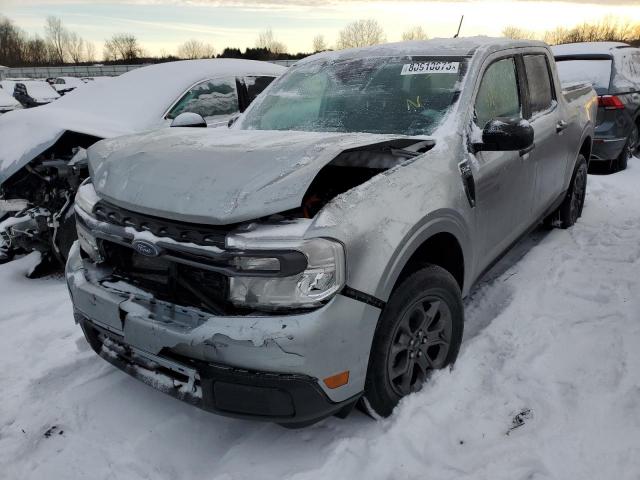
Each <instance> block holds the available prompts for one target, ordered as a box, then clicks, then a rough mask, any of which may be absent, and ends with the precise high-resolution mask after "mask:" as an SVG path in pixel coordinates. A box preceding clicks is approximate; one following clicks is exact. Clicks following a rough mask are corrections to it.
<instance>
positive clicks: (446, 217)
mask: <svg viewBox="0 0 640 480" xmlns="http://www.w3.org/2000/svg"><path fill="white" fill-rule="evenodd" d="M439 233H448V234H451V235H453V236H454V237H455V238H456V240H457V241H458V244H459V245H460V249H461V250H462V255H463V259H464V282H463V288H462V295H463V296H465V295H466V294H467V293H468V291H469V287H470V285H471V284H472V283H473V278H472V274H473V265H474V259H473V258H472V257H473V255H472V252H473V248H472V246H471V239H470V236H469V228H468V226H467V224H466V222H465V220H464V218H463V217H462V216H461V215H460V214H459V213H458V212H456V211H455V210H448V209H441V210H436V211H434V212H432V213H430V214H429V215H427V216H426V217H425V218H423V219H422V221H421V222H419V223H418V224H416V226H415V227H414V228H412V229H411V230H410V231H409V232H408V233H407V235H406V236H405V238H404V239H403V240H402V241H401V242H400V247H399V248H398V249H397V250H396V251H395V252H394V254H393V256H392V257H391V259H390V260H389V262H388V263H387V265H386V267H385V269H384V272H383V275H382V277H381V278H380V281H379V282H378V284H377V286H376V289H375V296H376V297H377V298H380V299H382V300H384V301H386V300H387V299H388V298H389V296H390V295H391V291H392V290H393V287H394V286H395V284H396V281H397V280H398V277H399V276H400V273H401V272H402V270H403V269H404V267H405V266H406V265H407V262H408V261H409V259H410V258H411V256H412V255H413V254H414V253H415V252H416V251H417V250H418V248H420V246H421V245H422V244H423V243H424V242H426V241H427V240H428V239H429V238H431V237H433V236H434V235H437V234H439Z"/></svg>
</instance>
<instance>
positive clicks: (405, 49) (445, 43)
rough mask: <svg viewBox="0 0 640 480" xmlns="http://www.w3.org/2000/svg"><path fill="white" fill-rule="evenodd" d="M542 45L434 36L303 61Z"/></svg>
mask: <svg viewBox="0 0 640 480" xmlns="http://www.w3.org/2000/svg"><path fill="white" fill-rule="evenodd" d="M531 46H538V47H540V46H542V47H546V46H547V44H546V43H544V42H539V41H535V40H512V39H508V38H494V37H481V36H479V37H461V38H434V39H431V40H414V41H408V42H395V43H384V44H381V45H375V46H373V47H365V48H350V49H347V50H339V51H335V52H322V53H318V54H316V55H312V56H310V57H307V58H305V59H303V60H301V61H300V62H298V63H299V64H301V63H306V62H308V61H315V60H319V59H327V60H346V59H350V58H362V57H386V56H396V55H425V56H431V55H432V56H468V55H473V53H474V52H475V51H476V50H478V49H479V48H483V49H485V50H487V51H499V50H506V49H508V48H519V47H531Z"/></svg>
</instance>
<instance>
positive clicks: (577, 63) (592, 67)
mask: <svg viewBox="0 0 640 480" xmlns="http://www.w3.org/2000/svg"><path fill="white" fill-rule="evenodd" d="M611 64H612V61H611V60H560V61H557V68H558V76H559V77H560V81H561V82H562V83H563V84H567V83H575V82H589V83H591V84H592V85H593V88H594V89H595V90H596V92H598V94H599V95H603V94H606V93H608V91H609V82H610V81H611Z"/></svg>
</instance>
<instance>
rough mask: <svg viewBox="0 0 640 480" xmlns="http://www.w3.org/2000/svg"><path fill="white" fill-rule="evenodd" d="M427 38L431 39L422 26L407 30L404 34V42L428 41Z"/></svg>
mask: <svg viewBox="0 0 640 480" xmlns="http://www.w3.org/2000/svg"><path fill="white" fill-rule="evenodd" d="M427 38H429V36H428V35H427V32H425V31H424V29H423V28H422V26H420V25H416V26H414V27H411V28H410V29H408V30H405V32H404V33H403V34H402V40H404V41H408V40H426V39H427Z"/></svg>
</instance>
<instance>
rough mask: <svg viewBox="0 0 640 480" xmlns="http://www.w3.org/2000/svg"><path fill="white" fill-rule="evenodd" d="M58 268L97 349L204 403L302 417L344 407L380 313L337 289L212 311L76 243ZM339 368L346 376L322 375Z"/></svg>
mask: <svg viewBox="0 0 640 480" xmlns="http://www.w3.org/2000/svg"><path fill="white" fill-rule="evenodd" d="M66 276H67V284H68V286H69V290H70V293H71V297H72V300H73V303H74V309H75V315H76V321H77V322H78V323H80V325H81V326H82V329H83V331H84V334H85V336H86V338H87V340H88V341H89V343H90V344H91V346H92V348H93V349H94V350H95V351H96V352H97V353H98V354H99V355H100V356H102V357H103V358H105V359H106V360H108V361H109V362H111V363H112V364H114V365H115V366H117V367H118V368H120V369H122V370H124V371H126V372H127V373H129V374H131V375H133V376H134V377H136V378H138V379H140V380H142V381H143V382H145V383H147V384H149V385H151V386H153V387H155V388H157V389H159V390H162V391H164V392H165V393H168V394H170V395H172V396H174V397H176V398H179V399H181V400H183V401H186V402H188V403H191V404H193V405H196V406H198V407H201V408H203V409H205V410H209V411H212V412H215V413H219V414H223V415H229V416H239V417H249V418H255V419H264V420H270V421H275V422H278V423H293V424H306V423H312V422H313V421H317V420H319V419H321V418H324V417H326V416H328V415H331V414H335V413H338V412H340V411H342V410H344V409H347V408H349V407H350V406H352V405H353V404H354V403H355V401H356V400H357V399H358V398H359V396H360V395H361V393H362V391H363V389H364V380H365V375H366V369H367V364H368V360H369V350H370V346H371V340H372V338H373V334H374V331H375V326H376V323H377V320H378V316H379V313H380V310H379V309H377V308H375V307H373V306H371V305H367V304H365V303H362V302H359V301H357V300H353V299H351V298H347V297H344V296H342V295H337V296H336V297H335V298H333V299H332V300H331V301H330V302H329V303H328V304H327V305H325V306H324V307H322V308H319V309H317V310H313V311H310V312H306V313H298V314H292V315H281V316H275V315H268V316H264V315H262V316H261V315H256V316H251V315H247V316H229V317H225V316H214V315H211V314H210V313H207V312H203V311H200V310H198V309H196V308H192V307H179V306H176V305H174V304H171V303H168V302H163V301H160V300H157V299H155V298H154V297H153V296H151V295H150V294H148V293H147V292H144V291H142V290H139V289H136V288H135V287H133V286H131V285H128V284H125V283H123V282H117V283H112V282H109V281H108V277H105V275H104V274H103V273H101V269H100V267H98V266H96V265H95V264H93V263H91V262H90V261H88V260H84V259H82V258H81V255H80V251H79V248H78V247H77V245H75V246H74V248H73V249H72V251H71V254H70V257H69V261H68V263H67V271H66ZM353 338H360V339H361V340H362V341H360V342H357V345H358V346H356V347H354V342H352V339H353ZM347 342H348V343H347ZM347 345H348V347H347ZM347 370H348V371H349V381H348V383H347V384H346V385H343V386H340V387H338V388H334V389H331V388H328V387H327V385H326V384H325V383H324V382H323V380H322V379H325V378H328V377H331V376H332V375H335V374H337V373H339V372H344V371H347Z"/></svg>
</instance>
